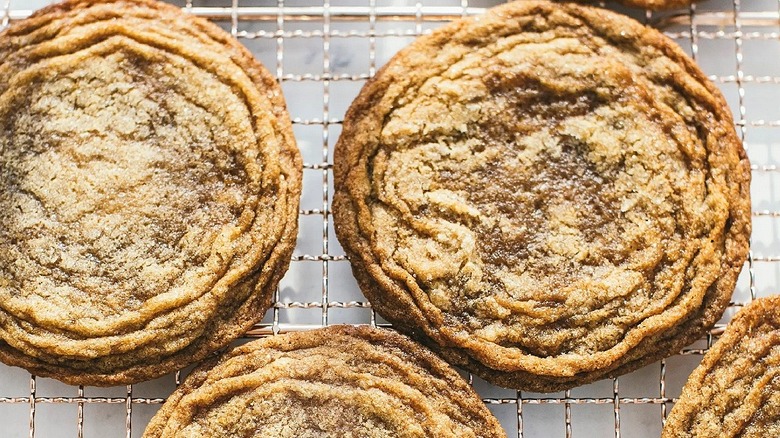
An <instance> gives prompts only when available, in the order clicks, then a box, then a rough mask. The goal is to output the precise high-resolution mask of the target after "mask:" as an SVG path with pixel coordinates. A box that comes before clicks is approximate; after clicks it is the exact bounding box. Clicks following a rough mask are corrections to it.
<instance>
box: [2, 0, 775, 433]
mask: <svg viewBox="0 0 780 438" xmlns="http://www.w3.org/2000/svg"><path fill="white" fill-rule="evenodd" d="M171 1H175V0H171ZM472 1H474V0H472ZM729 1H730V2H729V3H726V2H723V1H721V3H718V4H719V5H722V6H723V7H720V8H718V9H713V8H712V6H707V3H702V4H700V5H699V6H697V5H693V6H691V7H690V8H688V9H687V10H682V11H674V12H672V13H650V12H646V13H644V15H642V14H641V13H638V14H637V13H636V12H634V14H636V16H637V18H639V19H642V20H645V22H646V23H647V24H648V25H651V26H655V27H658V28H660V29H662V30H664V31H665V33H666V35H667V36H669V37H670V38H672V39H673V40H675V41H676V42H677V43H679V44H680V45H681V46H682V47H683V48H684V49H685V50H686V51H688V52H689V53H690V54H691V55H692V56H693V58H694V59H696V60H697V61H699V60H700V59H701V58H702V56H703V55H702V53H701V47H702V44H704V42H706V41H729V42H733V50H722V51H721V52H720V53H719V56H721V57H723V58H724V59H730V60H728V61H724V62H726V63H730V64H731V65H733V68H732V69H730V71H727V72H724V71H718V72H714V73H713V74H711V75H710V79H712V80H713V81H714V82H715V83H717V84H718V85H720V86H721V87H731V88H734V87H735V89H736V96H737V98H736V101H735V102H732V110H733V112H734V115H735V126H736V128H737V130H738V133H739V134H740V136H741V138H742V140H743V141H745V144H746V147H747V149H748V151H750V132H751V131H752V130H754V129H759V130H769V131H770V132H771V134H770V135H769V137H770V138H771V139H772V140H770V141H771V142H772V143H773V144H775V146H780V130H778V128H780V117H778V118H777V119H774V118H751V110H750V108H749V106H750V105H749V102H748V100H747V99H746V86H757V85H760V86H764V87H767V88H769V87H774V88H775V89H780V74H778V75H775V74H770V75H767V74H754V73H752V72H750V71H746V69H745V56H746V54H745V53H746V52H745V45H746V44H749V42H752V41H777V44H780V0H778V1H777V4H776V5H774V6H766V7H765V8H763V9H762V10H756V9H755V8H748V10H745V9H746V8H744V7H743V6H744V3H745V2H744V1H741V0H729ZM758 1H761V0H758ZM312 2H313V3H316V4H308V3H312ZM24 3H25V2H24V0H21V1H16V0H14V1H12V0H0V27H4V26H6V25H7V24H8V23H9V22H12V21H14V20H18V19H21V18H24V17H26V16H28V15H29V14H30V13H31V12H32V11H31V10H30V9H25V8H24V7H23V5H24ZM249 3H251V4H249ZM258 3H260V2H258V1H255V0H214V1H208V0H202V1H198V0H179V2H178V4H179V5H180V6H182V7H183V8H184V9H185V10H186V11H188V12H190V13H193V14H196V15H200V16H204V17H207V18H209V19H212V20H215V21H217V22H219V23H220V24H222V25H223V27H225V28H226V29H227V30H229V31H230V32H231V33H232V34H233V35H234V36H236V37H237V38H239V39H240V40H242V41H243V42H245V43H247V42H250V41H252V40H264V41H269V42H270V43H271V44H273V46H274V50H275V59H274V61H275V65H274V64H273V63H271V64H269V63H268V62H266V65H267V67H268V68H269V70H271V71H272V72H275V75H276V77H277V79H278V80H279V81H280V83H282V85H283V87H286V86H297V85H298V84H304V83H314V84H319V85H320V86H321V89H322V101H321V102H319V103H317V105H319V106H320V110H319V111H318V112H319V114H320V115H319V116H317V117H309V116H306V117H300V116H297V115H296V114H295V113H293V114H292V116H293V123H294V125H295V127H296V130H297V129H309V128H311V129H319V130H320V135H319V138H320V140H319V145H316V144H315V145H314V146H312V147H314V148H318V149H319V153H318V154H315V155H317V156H316V159H315V160H313V161H311V160H310V162H306V163H305V164H304V173H305V174H306V175H307V177H308V176H309V174H311V175H314V178H306V179H305V182H304V193H307V192H308V193H315V194H316V196H317V197H319V202H318V205H316V206H309V207H308V208H303V209H302V210H301V211H300V216H301V219H302V220H303V219H304V218H315V219H316V218H319V219H318V221H319V224H318V228H319V229H320V232H319V233H317V234H315V235H313V236H312V235H310V236H309V237H308V238H309V239H310V240H316V242H311V243H316V246H315V247H316V248H317V251H318V252H317V253H305V252H299V251H298V250H296V253H295V255H294V256H293V260H292V263H293V265H299V264H316V265H317V266H318V269H317V270H318V272H319V275H320V277H321V281H320V282H319V287H318V288H319V294H318V297H317V298H318V299H314V300H312V299H304V300H300V299H297V297H298V295H297V294H296V293H295V292H296V291H290V290H289V289H284V290H282V289H281V288H280V289H278V290H277V291H276V292H275V295H274V304H273V307H272V309H271V310H270V311H269V315H268V316H267V317H266V319H265V320H264V321H263V322H262V323H260V324H257V325H256V326H255V328H254V329H253V330H251V331H250V332H249V333H247V335H246V337H247V338H256V337H262V336H269V335H274V334H278V333H284V332H289V331H297V330H306V329H311V328H315V327H320V326H326V325H328V324H329V323H331V322H332V321H333V319H334V318H333V312H335V311H337V310H346V311H349V312H368V313H369V316H368V318H367V321H366V322H368V323H370V324H373V325H381V326H386V325H387V324H384V323H383V322H382V321H381V319H379V318H378V317H377V316H376V314H375V313H374V312H373V311H372V310H370V309H371V306H370V304H369V303H368V302H367V301H365V300H361V299H347V300H334V299H331V297H332V296H333V295H334V290H333V286H332V284H333V283H332V281H331V279H333V278H334V277H333V275H334V274H333V271H334V269H337V268H338V269H339V272H342V273H343V272H346V271H345V270H344V269H342V268H343V266H340V265H343V264H347V263H348V261H347V259H346V257H345V256H344V255H343V254H342V253H340V252H339V251H340V250H338V251H336V252H335V253H334V250H335V249H336V247H337V245H335V244H334V243H333V241H332V240H331V239H332V236H333V223H332V220H331V214H330V198H331V194H332V187H331V185H332V184H331V180H332V168H333V164H332V145H333V143H334V140H335V138H336V137H337V129H334V128H338V127H339V125H340V124H341V119H340V118H339V116H338V114H336V113H335V112H334V111H333V105H334V103H335V102H338V103H340V104H343V103H344V100H345V99H349V97H346V96H345V95H344V94H343V93H341V92H338V91H336V89H335V87H336V86H337V84H339V83H342V82H348V83H350V82H356V83H359V82H361V81H365V80H367V79H368V78H370V77H372V76H373V75H374V74H375V73H376V71H377V68H378V67H381V65H380V62H381V61H380V60H379V57H378V52H379V47H380V46H379V43H380V42H381V41H383V40H384V39H387V38H409V37H414V36H417V35H420V34H423V33H425V32H427V31H428V29H430V28H431V26H432V25H437V24H441V23H444V22H448V21H451V20H453V19H456V18H459V17H462V16H466V15H474V14H479V13H481V12H483V11H484V7H483V6H489V5H487V4H485V3H484V2H482V3H480V6H472V5H470V3H469V0H453V1H452V2H450V3H451V4H447V5H441V3H446V2H442V1H438V2H437V4H436V5H428V4H426V0H420V1H415V0H411V1H410V0H399V1H392V2H390V3H392V4H393V5H387V3H388V1H383V0H364V1H362V2H359V3H360V4H357V5H355V6H342V5H340V4H341V3H342V2H340V1H338V2H337V1H335V0H321V4H320V2H319V1H318V0H312V1H311V2H308V3H307V2H302V1H293V0H276V1H275V2H274V1H272V0H271V1H265V2H263V3H262V5H257V4H258ZM302 3H306V4H302ZM332 3H335V4H332ZM356 3H358V2H354V1H353V2H352V4H356ZM716 3H717V2H716ZM767 5H769V2H767ZM608 6H611V5H608ZM623 10H624V11H625V9H623ZM251 23H264V24H268V26H265V27H264V28H263V29H257V28H255V27H251V26H247V24H251ZM302 23H303V24H311V23H314V24H315V25H316V26H313V27H314V28H312V26H303V27H301V26H299V25H300V24H302ZM366 25H367V26H366ZM343 39H352V40H356V41H367V45H365V50H367V54H366V55H367V57H368V65H367V66H366V68H365V71H362V72H358V73H348V74H345V73H337V72H334V68H333V66H334V64H333V61H334V58H333V56H332V50H331V48H332V46H333V44H334V42H337V41H338V40H343ZM300 40H316V41H317V43H316V44H319V48H318V56H320V57H321V63H320V65H319V67H318V68H316V69H313V70H312V71H306V72H303V73H301V72H289V73H288V72H286V71H285V70H286V67H287V62H286V60H285V54H286V53H287V48H288V46H289V45H291V44H294V43H295V42H296V41H300ZM361 47H363V46H361ZM769 62H775V63H780V61H778V60H777V59H775V60H773V61H769ZM705 72H706V71H705ZM707 73H709V72H707ZM734 105H736V106H734ZM296 134H297V131H296ZM311 155H312V154H309V156H311ZM778 166H780V163H774V162H771V160H769V161H766V160H764V162H758V163H754V164H753V166H752V170H753V175H754V177H756V176H770V185H771V184H774V185H777V187H774V186H773V187H768V188H759V190H764V189H768V190H772V191H774V190H776V189H778V188H780V184H777V183H776V182H775V179H774V178H771V176H772V175H777V174H778V171H780V167H778ZM772 200H773V199H771V198H770V202H764V203H762V204H761V205H754V211H753V216H754V219H755V220H770V221H773V223H772V226H777V225H780V222H776V221H780V203H772V202H771V201H772ZM299 246H300V245H299ZM304 247H306V248H312V246H311V245H304ZM771 248H772V247H771V245H770V249H771ZM778 263H780V253H773V252H769V253H767V252H765V251H762V250H759V249H756V248H753V249H752V250H751V252H750V256H749V260H747V262H746V268H745V271H746V276H747V282H746V283H747V284H746V285H745V284H743V283H745V282H744V281H743V282H742V283H740V285H738V294H736V295H735V297H736V296H740V297H742V298H741V300H740V299H736V298H735V301H734V302H733V303H732V306H733V308H734V309H737V308H739V307H741V306H743V305H744V304H745V303H746V301H749V300H752V299H755V297H756V296H757V294H759V296H760V293H766V292H760V293H759V292H757V291H758V290H759V289H761V290H762V291H764V290H765V289H766V287H761V288H759V287H758V286H759V284H758V283H757V281H759V280H761V281H763V282H765V283H766V284H769V285H774V284H778V283H780V269H775V268H774V267H775V266H780V264H778ZM766 264H771V265H773V268H772V269H762V272H766V273H769V274H768V275H767V276H765V277H759V276H758V275H757V270H759V268H760V266H761V265H766ZM761 286H763V283H762V284H761ZM740 288H742V289H745V288H747V291H745V290H742V292H743V293H739V292H740ZM336 292H337V291H336ZM775 293H776V292H775ZM745 296H747V298H745ZM309 310H314V311H317V312H319V316H318V317H317V318H316V322H315V321H314V320H307V322H295V321H289V322H286V321H284V320H285V318H284V317H283V315H282V312H290V311H301V312H303V311H309ZM732 313H733V312H732ZM723 327H724V323H721V324H718V325H717V326H716V327H715V329H713V331H712V333H711V334H710V335H709V336H707V339H706V342H705V343H699V344H695V345H694V346H691V347H689V348H686V349H684V350H683V351H682V352H681V353H680V355H679V356H681V357H685V356H695V357H699V356H701V355H702V354H703V353H704V352H706V349H707V348H709V346H711V345H712V342H713V339H715V338H716V337H717V336H718V335H719V334H720V333H722V331H723ZM670 360H672V358H670V359H667V360H664V361H661V362H659V363H658V364H655V365H652V366H651V367H658V372H657V373H656V375H657V378H658V382H657V385H656V388H657V390H654V391H652V393H647V394H642V396H636V395H635V394H634V395H631V396H629V395H626V394H627V393H628V394H632V391H631V388H630V387H627V384H626V383H625V380H626V379H627V378H626V377H621V378H620V379H613V380H612V382H611V386H610V388H609V389H608V390H606V391H600V390H599V391H597V390H593V391H594V392H593V393H591V392H589V391H591V390H589V389H587V388H586V389H584V390H581V389H575V390H570V391H565V392H564V393H559V394H531V393H525V392H521V391H511V392H508V391H506V390H499V389H498V388H495V387H491V386H489V385H487V386H485V385H483V386H485V387H479V388H477V389H478V390H479V391H480V393H481V394H482V395H483V397H484V398H483V400H484V402H485V403H486V404H487V405H488V406H489V407H492V408H496V409H498V408H502V407H503V408H509V409H510V410H511V412H510V413H509V414H506V412H504V413H503V417H502V418H503V419H504V420H503V421H504V423H503V424H504V426H505V427H506V428H507V429H508V430H509V433H510V435H514V434H515V433H516V436H517V437H523V436H526V437H531V436H537V435H538V434H534V433H533V432H532V431H531V429H530V428H529V426H528V425H529V423H530V422H533V420H534V415H535V414H536V412H537V411H536V410H534V409H535V407H543V408H544V409H559V408H561V407H562V411H561V412H562V415H561V419H562V423H563V424H562V427H561V428H560V433H562V434H563V436H565V437H567V438H569V437H579V436H588V431H585V430H583V427H582V426H580V425H579V424H580V423H581V422H580V421H578V418H577V417H576V416H575V415H574V414H573V413H574V412H575V411H576V409H578V407H581V406H602V405H603V406H605V407H607V408H609V409H611V412H612V414H611V416H610V417H611V420H610V424H609V426H608V427H609V430H611V431H614V436H615V437H616V438H618V437H621V436H636V433H633V432H635V431H636V430H638V428H642V427H645V425H640V424H636V423H634V422H632V420H631V418H630V417H627V415H626V413H625V411H626V409H630V407H631V406H643V405H650V406H655V407H657V409H658V411H657V412H658V415H657V421H658V424H657V425H656V426H658V430H660V425H662V424H663V422H664V421H665V419H666V416H667V414H668V412H669V410H670V409H671V406H672V404H673V403H674V401H675V398H674V394H671V393H670V392H669V387H668V384H667V380H668V376H669V373H670V367H671V365H670ZM0 372H2V369H0ZM0 376H2V375H1V374H0ZM170 379H171V380H173V382H174V383H175V384H176V385H178V384H179V383H180V381H181V374H180V373H176V374H175V375H173V376H171V377H170ZM467 379H468V380H469V382H474V381H475V378H474V377H472V376H471V375H467ZM38 382H39V380H38V379H36V377H34V376H30V377H29V394H27V395H25V396H21V397H19V396H16V397H14V396H4V395H3V394H1V393H0V409H3V407H4V406H9V405H27V406H28V407H29V410H28V411H29V415H28V417H27V419H24V418H19V419H18V421H20V422H22V421H26V422H29V437H31V438H32V437H35V436H36V425H39V426H40V425H41V424H42V423H43V422H46V421H48V419H47V417H46V416H45V415H43V414H41V413H40V412H39V411H40V409H39V408H40V407H41V406H42V405H49V404H73V405H75V406H76V422H75V425H74V426H73V430H75V431H76V436H78V437H79V438H81V437H83V436H89V431H88V429H87V426H86V425H85V421H84V419H85V408H86V407H88V406H89V405H124V409H125V413H124V436H125V437H127V438H131V437H135V436H140V434H141V433H142V431H143V424H140V425H139V424H138V423H137V422H135V421H134V411H135V410H136V409H138V406H140V405H159V404H161V403H163V402H164V400H165V399H164V398H163V397H140V396H137V395H136V394H137V391H135V390H134V386H132V385H131V386H127V388H126V390H125V391H123V394H121V395H120V396H102V397H94V396H87V395H85V394H87V393H88V392H89V391H87V390H85V388H84V387H78V388H75V393H76V395H75V396H65V395H62V396H48V395H45V396H44V395H41V394H40V393H39V391H38V388H37V386H38ZM621 383H622V384H621ZM596 393H598V395H595V394H596ZM496 394H499V395H496ZM621 412H623V414H621ZM116 418H119V417H116ZM506 418H509V419H510V420H506ZM604 421H606V419H605V420H604ZM62 428H63V431H64V430H65V426H64V425H63V426H62ZM536 430H539V429H538V428H537V429H536ZM555 431H556V433H558V431H559V429H557V428H556V429H555ZM0 434H2V432H0ZM551 434H552V432H551V433H550V434H545V436H550V435H551ZM611 434H612V432H610V435H611ZM62 436H72V433H71V432H70V431H67V432H63V435H62Z"/></svg>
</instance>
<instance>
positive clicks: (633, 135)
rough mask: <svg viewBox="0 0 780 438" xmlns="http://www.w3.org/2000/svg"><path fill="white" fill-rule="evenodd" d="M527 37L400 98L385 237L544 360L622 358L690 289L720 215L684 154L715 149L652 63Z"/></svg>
mask: <svg viewBox="0 0 780 438" xmlns="http://www.w3.org/2000/svg"><path fill="white" fill-rule="evenodd" d="M524 38H525V37H524V36H523V35H519V36H512V37H510V38H508V40H510V39H514V40H512V41H511V43H510V42H508V41H499V42H497V43H496V44H495V46H494V47H493V46H491V47H485V48H482V49H480V50H479V51H475V52H470V53H468V54H466V55H465V56H464V57H463V58H462V59H461V60H459V61H457V62H456V63H455V64H454V65H452V66H449V67H448V68H447V69H446V70H445V71H443V72H442V73H441V74H440V75H438V76H436V77H432V78H430V79H428V80H427V81H425V82H424V83H423V84H422V85H421V86H420V87H419V88H417V89H413V90H410V91H407V94H406V95H405V96H404V97H402V98H400V99H399V102H401V103H402V104H400V105H399V108H397V109H396V110H394V111H393V113H391V115H390V116H389V117H388V118H387V121H386V123H385V125H384V129H383V131H382V137H381V141H382V146H381V147H380V148H379V152H378V153H377V155H376V156H375V157H374V158H373V161H372V165H373V166H372V170H373V177H374V182H373V184H374V187H373V193H374V195H375V196H376V199H377V201H378V202H376V203H374V204H373V206H372V208H373V215H374V225H375V229H376V231H377V241H378V243H379V247H380V248H382V249H381V250H380V251H384V252H386V253H387V254H389V255H390V257H391V258H392V260H393V263H394V264H396V265H398V266H401V267H402V268H404V270H405V271H407V272H409V273H410V274H411V275H412V276H413V278H414V279H415V281H416V283H417V284H418V285H419V286H420V288H421V290H422V291H423V292H424V293H425V294H427V295H428V297H429V298H430V301H431V303H432V304H433V305H434V306H436V307H438V308H439V309H441V310H442V311H443V313H444V315H445V317H447V318H449V319H450V321H451V322H450V323H451V324H453V325H454V326H456V327H458V328H461V329H465V330H467V331H470V332H473V333H475V334H476V335H478V336H479V337H481V338H483V339H485V340H488V341H490V342H494V343H497V344H499V345H502V346H512V347H519V348H521V349H523V350H525V351H528V352H530V353H532V354H535V355H539V356H550V355H558V354H564V353H566V352H577V353H586V352H595V351H603V350H607V349H609V348H611V347H613V346H614V345H616V344H617V343H618V342H620V340H621V339H623V337H624V336H625V335H626V333H627V331H628V330H629V329H630V328H631V327H635V326H636V325H637V324H639V323H640V322H641V321H642V320H644V319H646V318H649V317H651V316H653V315H655V314H658V313H660V312H661V311H662V310H663V309H664V308H665V307H668V306H670V305H672V304H673V303H674V302H675V300H676V299H677V297H678V296H679V295H680V292H681V290H682V289H683V283H684V281H685V279H684V278H683V275H684V274H683V272H684V269H685V266H687V265H688V262H689V261H690V260H691V259H692V258H693V257H695V256H696V254H697V252H699V250H700V247H699V244H700V243H699V242H698V241H695V240H692V239H689V237H694V236H695V237H697V233H701V230H700V229H697V228H695V225H696V223H695V221H696V220H695V218H694V216H695V215H694V213H695V212H696V211H701V209H702V208H708V207H707V205H706V199H705V198H706V196H707V188H706V186H705V183H704V172H703V171H702V172H697V171H696V169H692V167H704V166H703V165H702V161H703V158H702V156H690V154H689V155H686V154H685V153H684V152H683V151H687V150H695V151H700V150H702V148H701V143H700V140H699V139H698V138H696V137H695V136H694V133H691V132H689V131H686V130H684V129H682V130H680V129H678V131H674V129H675V128H673V127H672V126H673V125H675V124H678V125H682V124H683V123H684V122H683V121H682V120H681V119H680V120H676V118H679V116H677V115H674V114H671V113H669V111H668V108H667V107H666V106H665V103H664V102H662V101H661V98H662V97H663V95H662V93H664V92H667V91H668V90H655V89H654V88H653V87H654V86H653V85H652V84H651V83H650V82H649V81H648V80H647V78H645V77H643V74H642V73H641V71H639V68H638V67H637V66H636V65H635V63H633V62H628V61H625V62H624V61H623V60H621V59H619V56H618V55H617V54H612V53H600V54H596V53H593V50H594V49H592V47H591V46H590V45H587V44H582V42H581V41H580V40H577V39H569V38H560V39H549V36H541V37H540V36H538V35H537V36H535V37H533V38H535V40H534V41H523V39H524ZM529 38H530V37H529ZM540 38H541V39H544V41H541V42H540V41H538V40H539V39H540ZM601 50H604V51H607V52H608V51H610V50H612V49H610V48H609V47H604V48H602V49H601ZM613 55H614V56H613ZM621 56H628V55H621ZM678 104H679V105H681V106H683V105H686V103H685V102H684V101H681V102H678ZM664 118H666V119H664ZM673 131H674V132H673ZM685 142H688V143H690V144H686V145H685V146H683V143H685ZM697 160H698V161H697ZM694 161H695V162H694ZM683 199H685V200H686V202H685V203H684V202H682V200H683ZM661 242H664V243H663V244H662V243H661ZM654 281H657V282H658V284H663V287H660V288H659V287H657V286H656V285H655V284H656V283H654ZM706 281H710V282H711V281H714V278H707V279H706ZM699 292H700V293H703V289H700V290H699Z"/></svg>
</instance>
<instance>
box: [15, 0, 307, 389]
mask: <svg viewBox="0 0 780 438" xmlns="http://www.w3.org/2000/svg"><path fill="white" fill-rule="evenodd" d="M0 126H1V128H0V224H2V226H0V361H2V362H5V363H6V364H10V365H16V366H22V367H25V368H27V369H28V370H29V371H30V372H32V373H34V374H37V375H39V376H46V377H53V378H57V379H60V380H62V381H64V382H66V383H70V384H83V385H101V386H102V385H117V384H125V383H132V382H137V381H140V380H147V379H152V378H155V377H158V376H161V375H163V374H166V373H168V372H171V371H174V370H176V369H179V368H181V367H184V366H186V365H187V364H190V363H193V362H195V361H198V360H200V359H203V358H204V357H206V356H207V355H208V354H210V353H211V352H213V351H215V350H217V349H219V348H221V347H224V346H225V345H227V344H228V343H229V342H230V341H231V340H232V339H235V338H236V337H238V336H240V335H241V334H243V333H244V332H245V331H246V330H248V329H249V328H250V327H251V326H252V325H253V324H254V323H255V322H256V321H258V320H259V319H260V318H262V316H263V313H264V312H265V310H266V309H267V308H268V307H269V306H270V303H271V298H272V294H273V291H274V289H275V287H276V285H277V283H278V282H279V280H280V278H281V276H282V275H283V274H284V272H285V271H286V269H287V268H288V266H289V263H290V259H291V253H292V250H293V247H294V244H295V237H296V232H297V219H298V206H299V198H300V191H301V172H302V170H301V159H300V153H299V151H298V150H297V147H296V145H295V141H294V138H293V133H292V127H291V123H290V120H289V116H288V114H287V112H286V109H285V103H284V100H283V98H282V95H281V91H280V87H279V85H278V84H277V83H276V81H275V80H274V78H273V77H272V76H271V75H270V74H269V73H268V72H267V71H266V70H265V69H264V68H263V67H262V66H261V65H260V64H259V63H258V62H257V61H256V60H255V59H254V58H253V57H252V56H251V54H250V53H249V52H248V51H247V50H246V49H245V48H243V47H242V46H241V45H240V44H239V43H238V42H237V41H236V40H234V39H233V38H232V37H230V36H229V35H228V34H226V33H225V32H223V31H222V30H220V29H219V28H218V27H217V26H215V25H213V24H211V23H209V22H207V21H206V20H203V19H199V18H196V17H193V16H190V15H187V14H184V13H183V12H181V10H180V9H178V8H175V7H173V6H170V5H166V4H164V3H158V2H156V1H151V0H114V1H97V0H71V1H66V2H64V3H60V4H56V5H53V6H50V7H47V8H44V9H42V10H41V11H39V12H38V13H36V14H34V15H33V16H32V17H30V18H29V19H27V20H24V21H21V22H18V23H14V24H12V25H11V26H10V27H9V28H7V29H6V30H4V31H3V32H2V33H0Z"/></svg>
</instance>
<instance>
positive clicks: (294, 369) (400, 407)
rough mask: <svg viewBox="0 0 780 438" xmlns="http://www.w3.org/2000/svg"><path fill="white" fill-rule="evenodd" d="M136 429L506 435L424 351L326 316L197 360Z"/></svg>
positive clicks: (152, 434)
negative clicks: (327, 323)
mask: <svg viewBox="0 0 780 438" xmlns="http://www.w3.org/2000/svg"><path fill="white" fill-rule="evenodd" d="M143 436H144V437H145V438H158V437H159V438H163V437H173V436H264V437H265V436H267V437H279V438H283V437H295V438H297V437H339V438H341V437H504V436H506V435H505V434H504V432H503V431H502V429H501V426H500V425H499V424H498V421H497V420H496V419H495V417H493V415H492V414H491V413H490V411H489V410H488V409H487V407H485V405H484V404H483V403H482V401H481V400H480V399H479V397H478V396H477V394H476V393H475V392H474V391H473V390H472V389H471V387H469V385H468V384H467V383H466V382H465V381H464V380H463V378H461V377H460V375H458V373H456V372H455V370H453V369H452V368H450V367H449V366H448V365H447V364H446V363H444V361H442V360H441V359H439V358H438V357H436V356H435V355H434V354H432V353H431V352H429V351H427V350H426V349H424V348H422V347H420V346H419V345H417V344H416V343H414V342H412V341H411V340H409V339H407V338H405V337H404V336H401V335H399V334H397V333H395V332H393V331H390V330H384V329H374V328H370V327H366V326H359V327H352V326H331V327H328V328H325V329H319V330H314V331H308V332H297V333H289V334H286V335H280V336H275V337H271V338H265V339H262V340H258V341H253V342H250V343H248V344H245V345H242V346H240V347H238V348H236V349H234V350H232V351H230V352H228V353H226V354H225V355H224V356H223V357H221V358H220V359H219V360H218V361H217V360H212V361H210V362H209V363H206V364H204V365H202V366H200V367H199V368H197V369H196V370H195V371H193V372H192V374H190V375H189V376H188V377H187V380H186V381H185V382H184V384H183V385H182V386H181V387H179V389H178V390H177V391H176V392H174V393H173V394H172V395H171V396H170V397H169V398H168V400H167V401H166V402H165V404H164V405H163V407H162V409H161V410H160V411H159V412H158V413H157V415H156V416H155V417H154V418H153V419H152V421H151V423H150V424H149V426H148V427H147V428H146V431H145V432H144V435H143Z"/></svg>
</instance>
